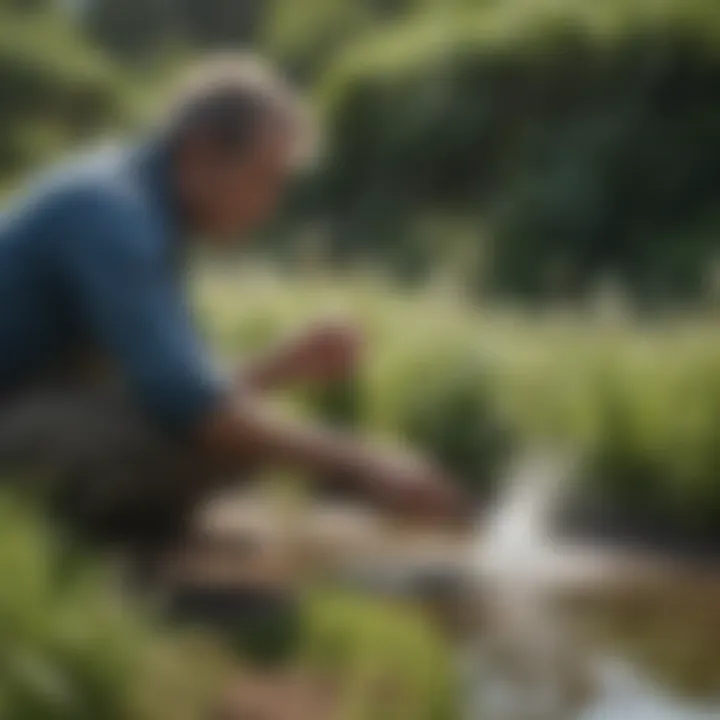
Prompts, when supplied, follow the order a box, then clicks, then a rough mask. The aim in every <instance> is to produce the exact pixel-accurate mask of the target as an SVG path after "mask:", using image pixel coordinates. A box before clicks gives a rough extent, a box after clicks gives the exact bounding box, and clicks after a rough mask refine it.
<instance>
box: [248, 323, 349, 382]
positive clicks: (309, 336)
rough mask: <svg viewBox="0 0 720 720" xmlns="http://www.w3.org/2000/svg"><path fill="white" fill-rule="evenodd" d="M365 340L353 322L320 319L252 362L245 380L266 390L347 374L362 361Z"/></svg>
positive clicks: (332, 378) (335, 378) (333, 378)
mask: <svg viewBox="0 0 720 720" xmlns="http://www.w3.org/2000/svg"><path fill="white" fill-rule="evenodd" d="M362 344H363V342H362V336H361V333H360V332H359V331H358V330H357V329H355V328H354V327H352V326H351V325H350V324H349V323H341V322H325V323H318V324H316V325H313V326H311V327H310V328H308V329H307V330H305V331H304V332H302V333H300V334H299V335H297V336H296V337H295V338H291V339H290V340H289V341H287V342H286V343H284V344H283V345H281V346H280V347H279V348H277V349H276V350H274V351H273V352H271V353H270V354H268V355H267V356H265V357H263V358H261V359H260V360H259V361H257V362H255V363H254V364H251V366H250V367H249V368H247V369H246V370H245V371H244V372H243V373H242V375H241V381H242V382H244V383H246V384H248V385H249V386H250V387H252V388H255V389H259V390H266V389H270V388H272V387H275V386H277V385H282V384H285V383H289V382H297V381H300V382H304V381H311V382H314V381H330V380H337V379H340V378H343V377H347V376H349V375H351V374H352V373H353V372H354V371H355V369H356V368H357V366H358V364H359V358H360V354H361V349H362Z"/></svg>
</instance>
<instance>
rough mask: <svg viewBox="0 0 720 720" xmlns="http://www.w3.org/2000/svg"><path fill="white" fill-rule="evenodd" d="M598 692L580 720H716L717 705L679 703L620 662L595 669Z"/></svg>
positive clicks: (610, 662) (718, 711)
mask: <svg viewBox="0 0 720 720" xmlns="http://www.w3.org/2000/svg"><path fill="white" fill-rule="evenodd" d="M597 674H598V677H599V686H600V687H599V689H598V694H597V697H596V698H595V700H594V701H593V702H591V703H590V707H588V708H587V709H585V710H584V711H583V712H581V714H580V716H579V717H580V719H581V720H717V719H718V718H720V703H718V704H714V705H711V704H703V703H700V702H697V703H690V702H681V701H679V700H677V699H676V698H674V697H673V696H672V695H671V694H670V693H668V692H667V691H666V690H663V688H662V687H659V686H657V685H654V684H652V683H651V682H650V681H648V680H647V679H645V678H642V677H641V676H640V675H639V672H638V670H637V668H635V667H633V666H632V665H630V664H628V663H626V662H622V661H618V660H616V661H610V660H606V661H605V662H604V663H602V665H601V667H599V668H598V672H597Z"/></svg>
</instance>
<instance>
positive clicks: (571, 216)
mask: <svg viewBox="0 0 720 720" xmlns="http://www.w3.org/2000/svg"><path fill="white" fill-rule="evenodd" d="M719 36H720V15H719V14H718V13H717V11H716V8H715V7H714V4H713V3H712V2H702V1H695V2H686V1H685V0H677V1H676V2H669V3H657V4H656V3H646V2H642V1H640V0H638V1H637V2H635V1H632V2H626V1H624V0H618V1H617V2H602V3H584V2H577V1H574V0H566V1H565V2H560V3H558V2H539V3H532V4H531V3H526V2H503V3H494V2H490V3H484V4H483V6H482V7H481V8H480V9H477V8H475V9H474V10H472V11H471V10H465V11H462V10H460V9H457V10H456V11H455V12H454V13H453V12H447V13H445V14H444V15H442V16H440V15H439V14H437V13H433V12H430V13H428V14H427V16H426V17H423V16H420V17H411V18H410V19H408V20H407V22H406V23H404V24H402V25H400V26H393V27H391V28H390V29H388V30H387V31H385V32H381V33H378V34H376V35H374V36H372V37H370V38H368V39H367V40H366V41H364V42H361V43H360V44H358V45H356V46H354V47H352V48H351V49H350V50H348V51H347V53H346V55H345V57H343V58H341V59H340V60H339V61H338V62H337V63H334V64H333V66H332V67H331V69H330V71H329V76H328V78H327V79H326V82H325V84H324V88H323V91H322V96H323V98H324V103H325V107H326V110H327V118H328V125H329V134H330V139H329V152H328V157H327V162H326V164H325V166H324V167H323V168H322V170H321V172H320V173H319V176H318V180H317V182H318V183H319V185H320V186H321V190H319V191H318V192H317V193H316V198H317V207H316V212H317V214H319V215H322V216H325V217H329V218H330V223H331V227H333V228H334V233H335V236H336V238H335V239H336V241H337V242H338V243H339V244H340V246H342V247H345V248H347V247H349V249H350V251H352V252H355V253H359V254H362V253H367V252H373V251H374V252H377V253H379V254H380V255H381V256H382V257H387V256H388V255H391V253H392V249H393V248H395V247H397V246H398V245H400V246H401V247H403V248H404V252H410V250H409V249H408V248H405V245H406V244H408V243H409V244H410V245H411V246H412V243H413V242H414V241H413V233H412V230H411V228H412V225H413V223H415V222H416V220H417V218H418V217H423V216H427V215H433V214H438V213H440V214H443V213H453V212H462V213H464V214H466V215H467V214H469V215H471V216H473V215H474V217H476V218H477V225H478V229H477V232H476V240H477V242H481V241H482V234H481V230H480V218H482V228H483V230H489V238H490V243H491V246H490V249H489V256H490V264H489V269H488V270H486V272H487V273H488V274H489V281H490V284H491V287H494V288H495V289H499V290H503V291H511V292H520V293H524V294H529V295H542V294H547V293H556V294H558V293H565V294H574V293H577V292H581V291H583V290H585V289H587V288H588V286H590V285H592V283H593V282H595V281H596V280H597V279H598V277H602V276H603V275H604V274H606V273H615V274H618V275H620V276H621V277H622V279H623V280H624V281H625V282H626V283H627V284H628V286H630V287H631V288H633V289H634V290H636V291H637V292H638V293H639V294H641V295H643V296H647V297H655V298H656V297H664V296H667V295H680V296H688V295H693V294H694V293H697V292H700V291H701V290H702V288H703V283H702V280H703V279H704V278H703V275H704V273H705V271H706V267H705V263H706V260H707V258H708V257H709V256H710V255H711V254H713V253H714V249H715V248H716V238H717V232H716V230H717V226H718V225H717V217H718V215H717V210H718V205H717V197H716V192H715V187H716V180H717V178H718V172H719V170H720V168H719V166H718V162H717V157H718V156H720V152H718V150H719V149H720V131H718V128H720V109H719V108H720V106H719V105H718V102H717V92H716V87H717V86H718V85H719V84H720V53H718V51H717V47H718V42H717V39H718V37H719ZM408 228H410V229H408ZM408 235H409V237H408ZM368 238H372V242H370V243H369V240H368ZM680 239H682V242H680ZM437 241H438V242H440V238H438V240H437ZM443 241H444V239H443Z"/></svg>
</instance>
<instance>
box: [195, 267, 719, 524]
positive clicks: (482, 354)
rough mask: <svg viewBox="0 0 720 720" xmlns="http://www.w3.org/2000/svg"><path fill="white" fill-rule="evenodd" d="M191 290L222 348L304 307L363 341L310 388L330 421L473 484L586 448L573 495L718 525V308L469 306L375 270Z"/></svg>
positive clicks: (216, 281)
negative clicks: (336, 319) (521, 454)
mask: <svg viewBox="0 0 720 720" xmlns="http://www.w3.org/2000/svg"><path fill="white" fill-rule="evenodd" d="M200 296H201V299H202V301H203V307H204V308H205V312H206V314H207V318H208V320H209V322H208V326H209V329H210V333H211V335H212V336H213V337H214V338H215V340H216V341H217V343H218V346H219V347H221V348H224V350H225V352H226V353H227V355H228V356H233V357H237V356H238V355H242V352H243V351H250V350H253V349H256V348H260V347H262V346H264V345H266V344H268V343H271V342H272V341H273V340H274V339H276V338H278V337H280V336H281V335H282V334H283V333H284V332H288V331H289V330H290V329H294V330H296V329H297V327H298V326H300V325H302V324H303V322H307V321H309V320H311V319H312V318H316V317H323V316H333V315H337V314H338V313H340V314H344V315H347V316H348V317H350V318H353V319H354V321H355V322H357V323H359V324H360V325H361V326H362V327H363V328H364V330H365V333H366V335H367V338H368V345H369V352H368V356H367V362H366V364H365V368H364V369H363V371H362V373H361V374H360V377H358V378H355V379H354V380H353V381H351V382H350V383H348V384H345V385H344V386H343V387H339V388H338V387H336V388H331V389H330V390H329V391H325V392H317V391H316V392H314V393H305V395H304V396H303V397H304V399H305V400H306V401H307V403H308V405H309V406H310V407H311V409H312V410H313V411H314V412H315V413H316V414H319V415H320V416H321V417H325V418H326V419H328V420H330V421H332V422H335V423H337V422H342V423H344V424H350V425H352V426H354V427H356V428H358V429H360V430H362V431H364V432H366V433H369V434H372V435H381V436H385V437H393V438H395V439H396V440H401V441H402V440H404V441H407V442H410V443H412V444H414V445H416V446H419V447H421V448H423V449H424V450H425V451H427V452H429V453H430V454H432V455H434V456H435V457H437V458H438V459H439V460H440V461H442V462H443V463H444V464H445V465H447V466H448V467H449V468H450V469H451V470H452V471H453V472H454V473H455V474H456V475H457V477H458V478H459V479H460V480H461V481H462V482H464V483H466V484H467V485H468V487H470V488H472V489H474V490H475V491H476V492H477V493H478V494H479V495H481V496H482V495H487V494H488V493H491V492H492V491H493V490H494V489H495V486H496V485H497V482H498V480H499V478H501V477H502V470H503V467H504V465H505V463H506V462H507V461H508V460H509V458H510V457H511V456H512V454H513V453H515V452H517V451H519V450H520V449H523V448H525V447H527V446H529V445H534V444H537V443H545V444H550V445H551V446H552V447H556V448H557V449H558V452H565V451H568V450H571V451H572V452H573V453H575V454H577V455H579V456H580V457H581V458H582V464H581V467H580V468H579V470H578V472H577V475H576V477H575V484H576V487H577V488H578V490H579V491H580V493H579V494H581V495H582V496H584V497H585V498H588V499H589V498H592V500H593V502H595V503H597V504H596V506H595V507H597V508H599V507H600V506H601V505H602V506H605V505H609V506H611V507H613V508H615V510H617V511H622V513H623V514H625V515H627V516H628V521H630V520H632V519H635V520H636V521H638V522H640V520H641V519H642V520H643V522H647V523H649V525H650V526H654V525H657V526H658V527H661V528H662V527H665V528H667V529H672V530H673V531H674V532H675V531H677V532H678V533H680V534H682V533H686V534H687V533H690V534H692V533H698V534H700V535H707V534H708V533H709V534H712V535H714V536H717V530H716V528H717V527H718V526H720V525H719V523H720V475H719V472H720V444H719V443H718V440H720V333H718V331H717V329H716V328H715V326H714V325H715V319H714V318H713V317H707V318H698V317H696V318H692V317H675V318H672V317H669V318H666V319H664V320H655V321H646V322H644V323H640V322H637V323H634V322H632V320H631V319H630V318H629V317H628V316H626V315H623V313H622V312H618V314H617V316H616V317H613V318H607V317H605V319H603V317H602V316H599V315H597V314H594V313H591V312H584V313H582V312H579V311H572V312H570V311H568V312H564V311H557V312H555V313H550V314H546V315H544V316H541V317H538V316H537V315H535V316H529V315H524V314H522V313H521V312H514V311H504V310H500V309H486V310H485V309H482V308H481V309H473V307H472V305H471V304H469V303H467V302H466V301H465V300H464V299H463V298H459V297H457V296H454V295H453V294H452V292H449V291H447V289H443V288H436V289H425V290H422V291H417V292H414V293H406V294H403V295H401V294H398V293H397V292H396V291H393V290H392V289H390V286H389V285H386V284H384V283H383V282H382V281H380V280H377V279H375V280H369V279H367V278H365V279H357V278H355V280H352V279H350V280H349V279H345V280H343V281H323V280H321V279H318V278H314V279H312V280H310V281H304V280H297V279H296V280H290V279H288V278H287V277H280V276H275V277H273V276H272V275H258V274H253V273H252V272H249V273H247V274H246V275H240V276H238V274H237V272H235V271H231V272H229V273H228V274H227V277H226V278H224V277H223V276H222V274H218V273H217V272H214V273H212V275H211V280H210V281H209V282H207V283H201V291H200Z"/></svg>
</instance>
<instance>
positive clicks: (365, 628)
mask: <svg viewBox="0 0 720 720" xmlns="http://www.w3.org/2000/svg"><path fill="white" fill-rule="evenodd" d="M300 657H301V664H302V666H303V667H307V668H310V669H315V670H316V671H319V672H320V673H321V674H324V675H326V676H329V677H330V678H331V679H332V681H333V682H335V683H337V684H339V685H340V687H341V689H342V693H341V694H342V698H343V702H342V711H343V713H344V715H343V717H352V718H356V719H357V720H385V719H387V720H394V719H395V718H412V720H453V719H454V718H458V717H460V713H459V708H458V693H457V688H456V687H455V682H454V678H453V672H452V666H453V663H452V660H451V658H450V655H449V653H448V650H447V648H446V647H445V644H444V643H443V641H441V640H440V638H439V636H437V635H436V634H435V633H434V632H433V630H432V628H431V627H430V626H429V625H428V623H427V621H426V620H425V619H424V618H423V617H422V615H420V614H419V613H418V612H417V611H416V610H414V609H413V608H412V607H409V606H406V605H402V604H398V605H392V604H389V603H387V602H372V601H368V600H363V599H358V598H352V597H348V596H342V595H337V594H335V595H333V594H321V595H319V596H316V597H315V598H314V599H311V601H310V603H309V605H308V614H307V620H306V630H305V636H304V640H303V645H302V649H301V656H300Z"/></svg>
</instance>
